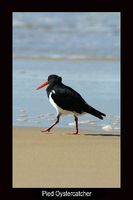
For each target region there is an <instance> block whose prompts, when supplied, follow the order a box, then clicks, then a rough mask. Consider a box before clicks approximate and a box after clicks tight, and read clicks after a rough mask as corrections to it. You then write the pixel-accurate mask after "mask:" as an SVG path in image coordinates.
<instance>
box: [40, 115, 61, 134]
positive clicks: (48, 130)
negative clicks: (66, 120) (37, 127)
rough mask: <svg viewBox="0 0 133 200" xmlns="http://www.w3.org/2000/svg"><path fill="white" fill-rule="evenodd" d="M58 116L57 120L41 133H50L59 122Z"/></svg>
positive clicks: (58, 116)
mask: <svg viewBox="0 0 133 200" xmlns="http://www.w3.org/2000/svg"><path fill="white" fill-rule="evenodd" d="M60 116H61V115H60V114H58V115H57V118H56V121H55V122H54V123H53V124H52V125H51V126H50V127H49V128H46V129H42V130H41V132H50V130H51V129H52V128H53V127H54V126H55V125H56V124H58V122H59V119H60Z"/></svg>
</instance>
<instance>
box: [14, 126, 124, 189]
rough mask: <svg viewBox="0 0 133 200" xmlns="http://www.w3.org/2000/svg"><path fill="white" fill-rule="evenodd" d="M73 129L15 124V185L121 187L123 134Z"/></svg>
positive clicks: (19, 186) (26, 186) (34, 186)
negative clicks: (75, 132) (46, 130)
mask: <svg viewBox="0 0 133 200" xmlns="http://www.w3.org/2000/svg"><path fill="white" fill-rule="evenodd" d="M72 132H73V130H72V129H65V128H64V129H61V128H60V129H57V128H55V129H53V130H52V131H51V133H52V134H46V133H41V132H40V130H39V128H13V187H14V188H46V187H51V188H55V187H60V188H63V187H66V188H68V187H70V188H72V187H81V188H85V187H87V188H103V187H104V188H119V187H120V136H111V135H110V136H106V135H101V133H99V135H95V134H94V132H90V131H83V130H82V131H80V135H73V134H72ZM93 134H94V135H93Z"/></svg>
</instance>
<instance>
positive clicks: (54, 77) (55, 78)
mask: <svg viewBox="0 0 133 200" xmlns="http://www.w3.org/2000/svg"><path fill="white" fill-rule="evenodd" d="M61 82H62V78H61V77H60V76H57V75H54V74H52V75H49V76H48V80H47V81H46V82H44V83H43V84H42V85H40V86H39V87H37V88H36V90H39V89H41V88H43V87H45V86H46V85H52V84H57V83H61Z"/></svg>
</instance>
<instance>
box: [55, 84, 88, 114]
mask: <svg viewBox="0 0 133 200" xmlns="http://www.w3.org/2000/svg"><path fill="white" fill-rule="evenodd" d="M53 90H54V91H55V93H52V99H53V100H54V102H55V103H56V104H57V105H58V106H59V107H61V108H62V109H64V110H69V111H73V112H77V113H80V114H81V113H82V112H83V105H84V104H85V103H86V102H85V100H84V99H83V98H82V97H81V95H80V94H79V93H78V92H76V91H75V90H73V89H72V88H70V87H68V86H65V85H62V86H61V87H56V86H55V87H54V88H53Z"/></svg>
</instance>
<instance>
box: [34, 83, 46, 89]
mask: <svg viewBox="0 0 133 200" xmlns="http://www.w3.org/2000/svg"><path fill="white" fill-rule="evenodd" d="M46 85H48V81H46V82H45V83H43V84H42V85H40V86H39V87H38V88H36V90H39V89H41V88H43V87H45V86H46Z"/></svg>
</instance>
